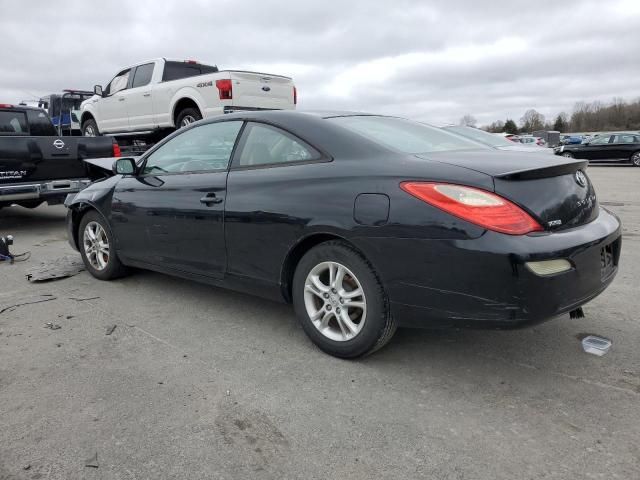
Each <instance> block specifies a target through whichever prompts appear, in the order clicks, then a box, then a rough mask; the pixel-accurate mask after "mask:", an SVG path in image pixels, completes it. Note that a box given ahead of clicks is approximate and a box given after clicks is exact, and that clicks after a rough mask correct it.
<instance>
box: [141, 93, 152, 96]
mask: <svg viewBox="0 0 640 480" xmlns="http://www.w3.org/2000/svg"><path fill="white" fill-rule="evenodd" d="M142 96H143V97H150V96H151V94H150V93H145V94H143V95H142Z"/></svg>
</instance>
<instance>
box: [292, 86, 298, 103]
mask: <svg viewBox="0 0 640 480" xmlns="http://www.w3.org/2000/svg"><path fill="white" fill-rule="evenodd" d="M293 104H294V105H297V104H298V89H297V88H296V87H293Z"/></svg>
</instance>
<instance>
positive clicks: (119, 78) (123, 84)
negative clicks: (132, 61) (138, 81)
mask: <svg viewBox="0 0 640 480" xmlns="http://www.w3.org/2000/svg"><path fill="white" fill-rule="evenodd" d="M130 72H131V69H127V70H123V71H122V72H120V73H119V74H118V75H116V76H115V78H114V79H113V80H111V83H109V86H108V87H107V90H106V94H107V95H113V94H114V93H118V92H119V91H120V90H124V89H125V88H127V84H128V83H129V73H130Z"/></svg>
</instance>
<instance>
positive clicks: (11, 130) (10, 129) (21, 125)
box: [0, 111, 29, 135]
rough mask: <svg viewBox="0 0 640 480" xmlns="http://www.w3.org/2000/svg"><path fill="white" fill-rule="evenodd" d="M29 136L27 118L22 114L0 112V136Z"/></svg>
mask: <svg viewBox="0 0 640 480" xmlns="http://www.w3.org/2000/svg"><path fill="white" fill-rule="evenodd" d="M16 133H18V134H23V135H28V134H29V127H28V125H27V116H26V115H25V113H24V112H11V111H0V134H3V135H15V134H16Z"/></svg>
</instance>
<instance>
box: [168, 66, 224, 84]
mask: <svg viewBox="0 0 640 480" xmlns="http://www.w3.org/2000/svg"><path fill="white" fill-rule="evenodd" d="M217 71H218V67H215V66H211V65H203V64H201V63H189V62H165V64H164V72H162V81H163V82H170V81H171V80H178V79H180V78H187V77H194V76H196V75H202V74H205V73H216V72H217Z"/></svg>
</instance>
